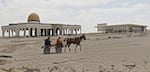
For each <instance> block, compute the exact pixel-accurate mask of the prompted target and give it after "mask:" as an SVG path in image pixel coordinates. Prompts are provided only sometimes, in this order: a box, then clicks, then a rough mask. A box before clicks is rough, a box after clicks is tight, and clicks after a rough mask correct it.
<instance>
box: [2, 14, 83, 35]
mask: <svg viewBox="0 0 150 72" xmlns="http://www.w3.org/2000/svg"><path fill="white" fill-rule="evenodd" d="M1 28H2V37H7V36H8V37H39V36H56V35H68V34H80V33H81V26H80V25H69V24H51V23H41V22H40V17H39V16H38V15H37V14H36V13H31V14H30V15H29V16H28V19H27V23H16V24H9V25H7V26H2V27H1ZM6 35H7V36H6Z"/></svg>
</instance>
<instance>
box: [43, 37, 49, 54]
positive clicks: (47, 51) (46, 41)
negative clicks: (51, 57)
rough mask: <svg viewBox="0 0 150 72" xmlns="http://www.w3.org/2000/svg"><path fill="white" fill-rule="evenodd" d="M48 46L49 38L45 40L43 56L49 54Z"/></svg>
mask: <svg viewBox="0 0 150 72" xmlns="http://www.w3.org/2000/svg"><path fill="white" fill-rule="evenodd" d="M50 46H51V41H50V37H48V38H47V39H45V48H44V54H50Z"/></svg>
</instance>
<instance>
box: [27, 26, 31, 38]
mask: <svg viewBox="0 0 150 72" xmlns="http://www.w3.org/2000/svg"><path fill="white" fill-rule="evenodd" d="M30 30H31V29H30V28H28V33H29V37H30V36H31V35H30V34H31V31H30Z"/></svg>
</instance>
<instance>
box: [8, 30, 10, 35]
mask: <svg viewBox="0 0 150 72" xmlns="http://www.w3.org/2000/svg"><path fill="white" fill-rule="evenodd" d="M8 35H9V37H10V29H9V30H8Z"/></svg>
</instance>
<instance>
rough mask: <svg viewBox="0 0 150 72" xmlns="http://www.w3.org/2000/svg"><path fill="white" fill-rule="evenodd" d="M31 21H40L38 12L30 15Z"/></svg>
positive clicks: (29, 19)
mask: <svg viewBox="0 0 150 72" xmlns="http://www.w3.org/2000/svg"><path fill="white" fill-rule="evenodd" d="M29 21H38V22H40V17H39V16H38V14H36V13H31V14H30V15H29V16H28V22H29Z"/></svg>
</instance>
